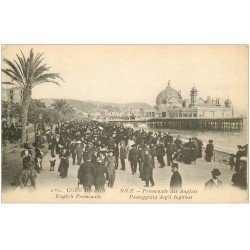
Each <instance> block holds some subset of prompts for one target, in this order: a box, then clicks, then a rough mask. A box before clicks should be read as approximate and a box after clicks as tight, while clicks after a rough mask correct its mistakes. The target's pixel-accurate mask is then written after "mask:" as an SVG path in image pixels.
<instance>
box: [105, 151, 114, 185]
mask: <svg viewBox="0 0 250 250" xmlns="http://www.w3.org/2000/svg"><path fill="white" fill-rule="evenodd" d="M107 153H108V155H107V157H106V159H105V167H106V174H107V180H108V187H111V188H113V186H114V182H115V157H114V155H113V150H109V151H108V152H107Z"/></svg>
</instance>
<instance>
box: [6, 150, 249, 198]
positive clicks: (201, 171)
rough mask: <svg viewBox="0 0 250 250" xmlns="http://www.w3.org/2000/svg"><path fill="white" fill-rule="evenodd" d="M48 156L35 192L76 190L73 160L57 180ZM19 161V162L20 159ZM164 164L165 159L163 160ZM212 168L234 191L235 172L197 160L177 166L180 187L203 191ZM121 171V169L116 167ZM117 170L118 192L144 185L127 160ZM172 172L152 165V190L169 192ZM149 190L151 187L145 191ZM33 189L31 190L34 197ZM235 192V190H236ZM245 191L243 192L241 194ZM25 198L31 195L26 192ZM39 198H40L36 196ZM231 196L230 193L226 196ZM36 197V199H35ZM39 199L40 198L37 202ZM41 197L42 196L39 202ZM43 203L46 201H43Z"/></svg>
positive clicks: (11, 189)
mask: <svg viewBox="0 0 250 250" xmlns="http://www.w3.org/2000/svg"><path fill="white" fill-rule="evenodd" d="M49 158H50V154H49V153H48V154H46V155H45V156H44V159H43V168H44V170H43V171H41V173H40V174H38V178H37V189H36V190H37V191H38V190H39V191H41V192H42V193H43V195H45V196H46V195H48V193H49V192H55V191H56V190H58V189H61V190H65V189H67V188H70V189H75V188H77V171H78V168H79V166H77V165H74V166H73V165H72V159H71V158H70V166H69V171H68V177H67V178H66V179H61V178H60V177H59V173H58V171H57V169H58V165H59V157H58V156H57V161H56V168H55V171H49V169H50V164H49ZM19 160H21V159H19ZM164 160H165V161H166V158H165V159H164ZM213 168H219V169H220V171H221V173H222V175H221V176H220V179H221V180H222V181H223V186H224V189H226V190H227V189H228V190H236V188H234V187H232V184H231V177H232V174H233V173H234V171H233V170H231V169H230V167H229V166H227V165H225V164H220V163H218V162H211V163H208V162H205V161H204V160H203V159H199V160H197V163H196V165H194V164H193V165H185V164H183V163H179V172H180V174H181V176H182V180H183V188H194V187H195V188H196V187H199V188H200V189H201V190H204V184H205V182H206V181H208V180H209V179H211V170H212V169H213ZM119 169H120V166H119ZM119 169H118V170H117V171H116V180H115V185H114V189H115V190H117V189H121V188H139V189H143V188H144V185H145V182H143V181H141V179H140V178H138V177H139V172H138V170H137V173H136V174H135V175H132V174H131V168H130V164H129V162H128V161H126V170H125V171H122V170H119ZM171 175H172V172H171V169H170V167H165V168H159V164H158V162H156V164H155V169H154V181H155V187H154V188H153V189H158V188H160V189H163V188H166V189H169V183H170V178H171ZM147 189H152V188H147ZM36 190H34V191H32V193H33V194H35V192H36ZM237 190H238V189H237ZM3 191H4V192H5V191H6V192H5V194H7V192H10V193H12V195H14V194H16V195H18V196H20V195H23V194H24V192H25V191H24V190H21V189H20V188H19V187H8V188H7V189H5V190H3ZM112 191H113V190H111V189H110V188H106V194H109V192H112ZM240 192H241V195H242V194H245V196H247V192H246V191H242V190H240ZM244 192H245V193H244ZM26 195H30V194H29V193H27V192H26ZM39 195H41V194H40V193H39ZM228 195H230V193H228ZM36 198H37V197H36ZM38 200H39V199H38ZM42 200H43V198H42V197H41V201H42ZM45 200H46V199H45Z"/></svg>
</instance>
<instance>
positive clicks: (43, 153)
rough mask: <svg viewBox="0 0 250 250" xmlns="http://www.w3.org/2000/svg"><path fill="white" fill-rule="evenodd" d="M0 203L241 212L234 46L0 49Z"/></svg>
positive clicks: (239, 79) (241, 89)
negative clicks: (217, 206)
mask: <svg viewBox="0 0 250 250" xmlns="http://www.w3.org/2000/svg"><path fill="white" fill-rule="evenodd" d="M1 50H2V59H1V60H2V69H1V91H2V95H1V98H2V99H1V105H2V106H1V112H2V152H1V154H2V164H1V166H2V167H1V168H2V176H1V178H2V202H3V203H248V202H249V197H248V102H249V100H248V76H249V72H248V67H249V65H248V63H249V61H248V56H249V46H248V45H245V44H239V45H233V44H231V45H230V44H228V45H168V44H162V45H160V44H158V45H150V44H147V45H145V44H144V45H138V44H137V45H132V44H131V45H129V44H128V45H125V44H123V45H119V44H110V45H101V44H100V45H90V44H89V45H86V44H85V45H55V44H53V45H49V44H44V45H42V44H40V45H37V44H34V45H31V44H29V45H18V44H17V45H14V44H9V45H8V44H6V45H2V48H1Z"/></svg>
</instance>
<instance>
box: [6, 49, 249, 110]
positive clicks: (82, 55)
mask: <svg viewBox="0 0 250 250" xmlns="http://www.w3.org/2000/svg"><path fill="white" fill-rule="evenodd" d="M31 48H33V49H34V52H36V53H37V52H43V53H44V57H45V62H46V63H47V65H48V66H51V71H52V72H56V73H60V75H61V77H62V78H63V79H64V82H60V83H61V86H60V87H58V86H56V85H54V84H43V85H40V86H37V87H36V88H34V89H33V93H32V97H33V98H70V99H77V100H83V101H86V100H92V101H105V102H117V103H127V102H146V103H149V104H151V105H154V104H155V100H156V97H157V94H158V93H159V92H160V91H162V90H163V89H164V88H166V86H167V83H168V81H169V80H170V82H171V86H172V87H173V88H174V89H176V90H181V93H182V97H183V98H184V99H185V98H189V93H190V89H191V88H192V87H193V86H195V87H196V88H197V89H198V94H199V97H202V98H204V99H206V97H207V96H211V97H212V98H220V100H221V102H222V101H224V100H225V99H227V98H229V99H231V100H232V102H233V105H234V107H235V108H236V109H238V110H240V111H241V112H244V111H246V110H247V103H248V46H246V45H5V46H3V47H2V57H3V58H8V59H11V60H12V59H14V58H15V54H16V53H20V49H21V50H22V51H23V52H24V54H26V55H28V53H29V50H30V49H31ZM3 66H4V64H3ZM5 79H6V77H5V76H3V77H2V81H4V80H5Z"/></svg>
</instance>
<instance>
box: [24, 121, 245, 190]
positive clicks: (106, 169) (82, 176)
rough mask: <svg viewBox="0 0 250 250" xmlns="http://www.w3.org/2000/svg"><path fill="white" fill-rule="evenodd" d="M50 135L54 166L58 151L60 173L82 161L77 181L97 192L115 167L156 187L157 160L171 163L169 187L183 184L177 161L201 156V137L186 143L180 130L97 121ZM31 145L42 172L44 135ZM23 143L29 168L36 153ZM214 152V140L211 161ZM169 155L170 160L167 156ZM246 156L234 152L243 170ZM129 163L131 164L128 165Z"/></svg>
mask: <svg viewBox="0 0 250 250" xmlns="http://www.w3.org/2000/svg"><path fill="white" fill-rule="evenodd" d="M46 140H47V142H48V144H49V150H50V154H51V158H50V171H55V166H56V159H57V157H56V155H58V156H59V163H58V169H56V170H58V172H59V176H60V177H61V178H67V175H68V168H69V165H70V164H69V162H70V161H72V165H78V166H79V169H78V174H77V178H78V185H82V186H83V188H84V190H85V191H90V190H92V187H93V186H94V187H95V190H96V191H103V190H104V188H105V184H106V183H107V186H108V187H110V188H113V186H114V184H115V176H116V170H117V169H120V170H121V171H124V170H126V169H127V168H128V167H129V168H130V169H131V174H132V175H135V174H136V173H138V175H139V178H141V180H142V181H143V182H145V186H146V187H148V186H149V184H150V185H151V186H154V185H155V181H154V176H153V170H154V168H155V162H156V161H157V162H158V163H159V167H160V168H164V167H166V165H167V166H170V167H171V170H172V172H173V175H172V177H171V180H170V187H171V188H181V187H182V179H181V175H180V173H179V171H178V162H183V163H184V164H188V165H190V164H192V163H193V164H196V160H197V159H198V158H202V157H203V142H202V141H201V140H199V139H198V138H190V139H189V140H188V141H187V142H185V141H183V140H182V139H181V137H180V135H178V136H177V138H174V137H173V136H172V135H171V134H170V133H167V132H146V131H144V130H140V129H138V130H135V129H133V128H130V127H125V126H123V125H118V124H116V125H114V124H112V123H104V122H102V123H100V122H97V121H88V122H69V123H64V124H62V125H61V126H60V127H57V128H56V129H55V131H54V132H52V131H51V130H48V131H47V132H46ZM33 146H34V147H35V157H34V164H35V169H36V171H37V172H40V171H41V170H42V158H43V153H42V150H41V147H42V143H41V140H38V139H37V140H36V141H35V143H34V144H33ZM24 147H25V149H24V150H23V152H22V155H21V156H22V159H23V168H24V169H30V163H29V162H30V161H31V159H32V156H31V154H32V153H31V151H30V147H29V146H28V144H25V145H24ZM246 152H247V151H246ZM213 155H214V146H213V141H212V140H209V143H208V144H207V145H206V147H205V155H204V158H205V160H206V161H207V162H211V159H212V157H213ZM165 156H166V158H167V162H165V160H164V157H165ZM242 156H243V154H241V156H239V155H238V156H237V157H236V166H238V165H240V167H239V169H242V167H241V166H242V165H243V164H241V160H240V161H238V159H239V157H240V158H241V157H242ZM174 161H175V162H174ZM127 162H129V166H126V163H127ZM215 172H216V170H214V173H215ZM217 174H218V171H217ZM213 176H215V175H213ZM217 176H218V175H217ZM235 178H236V177H235ZM235 178H234V179H235ZM236 179H237V178H236ZM238 179H239V178H238ZM233 182H235V181H233ZM216 183H217V182H216ZM238 183H239V180H238ZM236 185H238V184H237V183H236ZM238 186H240V185H238ZM243 186H244V185H243Z"/></svg>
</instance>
